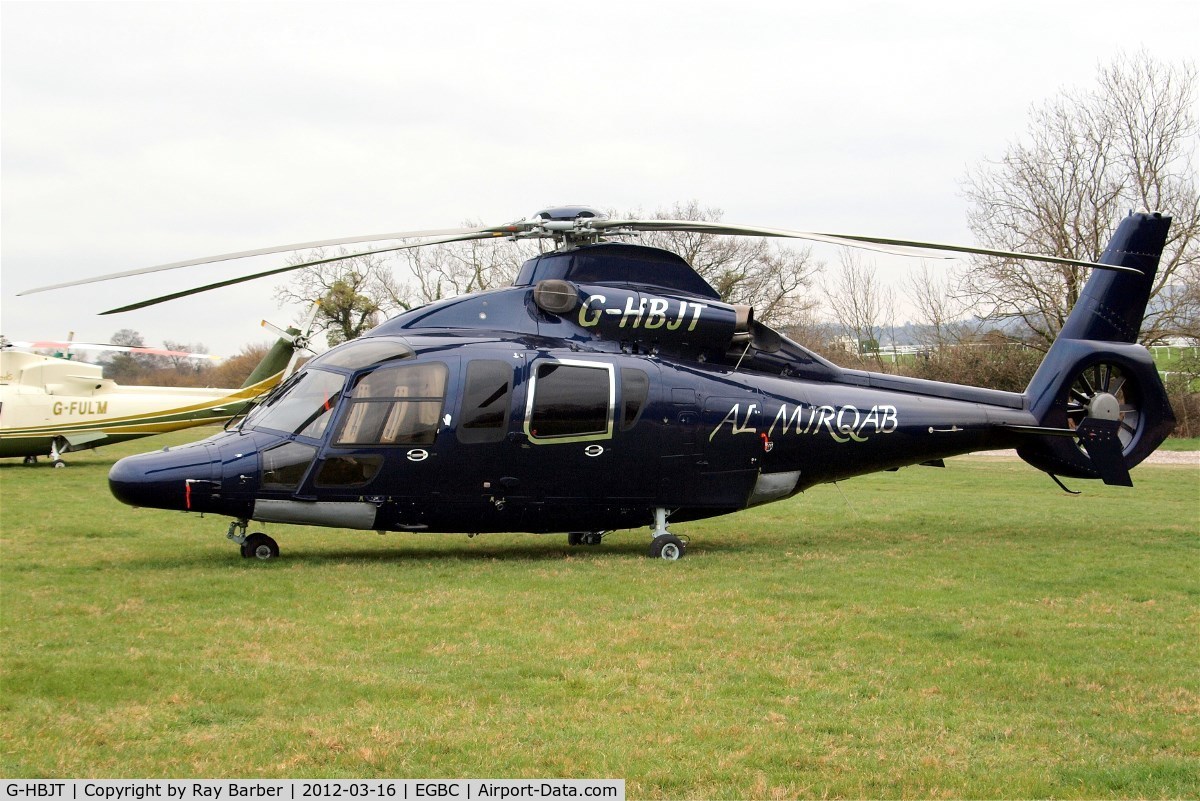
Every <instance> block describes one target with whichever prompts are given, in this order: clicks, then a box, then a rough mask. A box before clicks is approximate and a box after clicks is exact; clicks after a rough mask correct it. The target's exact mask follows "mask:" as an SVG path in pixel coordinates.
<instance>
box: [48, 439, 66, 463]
mask: <svg viewBox="0 0 1200 801" xmlns="http://www.w3.org/2000/svg"><path fill="white" fill-rule="evenodd" d="M50 464H51V465H53V466H54V467H56V468H57V467H66V466H67V463H66V462H64V461H63V460H62V452H61V451H59V449H58V440H57V439H56V440H52V441H51V442H50Z"/></svg>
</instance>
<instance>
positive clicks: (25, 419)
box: [0, 326, 305, 467]
mask: <svg viewBox="0 0 1200 801" xmlns="http://www.w3.org/2000/svg"><path fill="white" fill-rule="evenodd" d="M272 328H273V326H272ZM276 330H277V329H276ZM279 333H280V334H281V335H280V338H279V340H278V341H277V342H276V343H275V345H274V346H273V347H272V348H271V350H270V351H269V352H268V353H267V355H266V356H265V357H264V358H263V360H262V361H261V362H260V363H259V365H258V367H256V368H255V369H254V372H253V373H251V374H250V377H249V378H247V379H246V383H244V384H243V385H242V386H241V388H239V389H208V388H199V387H139V386H120V385H119V384H117V383H116V382H115V381H113V380H111V379H108V378H104V377H103V370H102V368H101V367H99V366H98V365H94V364H86V363H83V362H77V361H72V360H70V359H61V358H57V357H54V356H41V355H38V354H36V353H26V352H22V351H17V350H13V349H11V348H5V349H3V350H0V457H14V456H23V457H25V464H33V463H35V462H36V461H37V457H38V456H43V455H48V456H49V457H50V459H51V461H52V463H53V465H54V466H55V467H64V466H65V465H66V463H65V462H64V461H63V459H62V455H63V454H64V453H68V452H70V451H78V450H83V449H85V448H95V447H98V446H100V445H109V444H111V443H114V442H124V441H125V440H129V439H137V438H138V437H148V436H150V435H151V434H162V433H165V432H167V431H177V430H179V429H181V428H191V427H193V426H202V425H208V424H210V423H219V422H221V421H223V420H228V419H229V418H231V417H234V416H236V415H238V414H240V413H241V412H243V411H244V410H245V409H246V407H247V406H248V405H249V404H250V402H251V401H253V400H254V399H255V398H256V397H258V396H259V395H261V394H262V393H264V392H266V391H267V390H269V389H271V387H273V386H275V385H276V384H278V383H279V382H280V381H281V380H283V378H284V377H285V376H286V375H287V374H288V373H289V372H290V371H291V370H292V368H293V367H294V366H295V363H296V356H297V355H298V351H299V348H301V347H304V344H305V341H304V339H303V338H301V337H300V335H299V331H298V330H297V329H289V330H288V331H286V332H279Z"/></svg>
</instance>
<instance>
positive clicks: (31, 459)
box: [22, 456, 37, 464]
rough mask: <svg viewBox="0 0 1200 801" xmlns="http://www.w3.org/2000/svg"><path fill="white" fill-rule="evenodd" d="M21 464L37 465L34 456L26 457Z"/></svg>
mask: <svg viewBox="0 0 1200 801" xmlns="http://www.w3.org/2000/svg"><path fill="white" fill-rule="evenodd" d="M22 464H37V457H36V456H26V457H25V460H24V461H23V462H22Z"/></svg>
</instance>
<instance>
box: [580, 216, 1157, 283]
mask: <svg viewBox="0 0 1200 801" xmlns="http://www.w3.org/2000/svg"><path fill="white" fill-rule="evenodd" d="M590 224H591V225H592V226H593V227H594V228H596V229H598V230H604V229H607V228H628V229H632V230H635V231H683V232H691V233H700V234H726V235H732V236H775V237H782V238H787V239H806V240H809V241H813V242H825V243H828V244H831V245H841V246H843V247H853V248H865V249H867V250H875V251H880V252H883V253H894V254H897V255H901V256H930V255H933V254H930V253H927V252H925V253H922V252H919V251H930V250H932V251H939V252H946V253H970V254H974V255H977V256H993V257H995V258H1002V259H1018V260H1022V261H1043V262H1049V263H1050V264H1063V265H1067V266H1071V267H1087V268H1090V269H1096V270H1114V271H1116V272H1122V273H1133V274H1135V275H1141V274H1142V271H1141V270H1138V269H1136V268H1134V267H1123V266H1121V265H1116V264H1102V263H1100V262H1094V261H1082V260H1080V259H1068V258H1064V257H1061V256H1045V255H1041V254H1037V253H1020V252H1017V251H1010V250H992V249H990V248H980V247H974V246H972V245H947V244H943V243H940V242H922V241H918V240H915V239H889V238H886V237H878V236H863V235H861V234H829V233H818V232H815V231H790V230H787V229H783V228H759V227H757V226H748V225H727V224H725V223H708V222H697V221H691V220H596V221H593V222H591V223H590ZM937 257H938V258H944V259H949V258H954V257H953V256H941V255H939V256H937Z"/></svg>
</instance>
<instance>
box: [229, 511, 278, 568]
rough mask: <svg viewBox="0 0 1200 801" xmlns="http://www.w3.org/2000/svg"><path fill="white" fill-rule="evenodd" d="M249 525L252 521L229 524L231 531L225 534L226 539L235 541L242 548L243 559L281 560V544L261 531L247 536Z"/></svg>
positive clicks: (236, 521) (237, 521) (238, 521)
mask: <svg viewBox="0 0 1200 801" xmlns="http://www.w3.org/2000/svg"><path fill="white" fill-rule="evenodd" d="M249 524H250V521H248V520H234V521H233V522H232V523H230V524H229V531H228V532H227V533H226V534H225V536H226V537H228V538H229V539H231V540H233V541H234V542H235V543H237V545H238V546H239V547H240V548H241V551H242V558H243V559H250V558H254V559H277V558H279V543H277V542H275V540H273V539H271V538H270V537H268V536H267V535H266V534H263V533H262V532H261V531H256V532H254V533H253V534H249V535H247V534H246V528H247V527H248V526H249Z"/></svg>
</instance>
